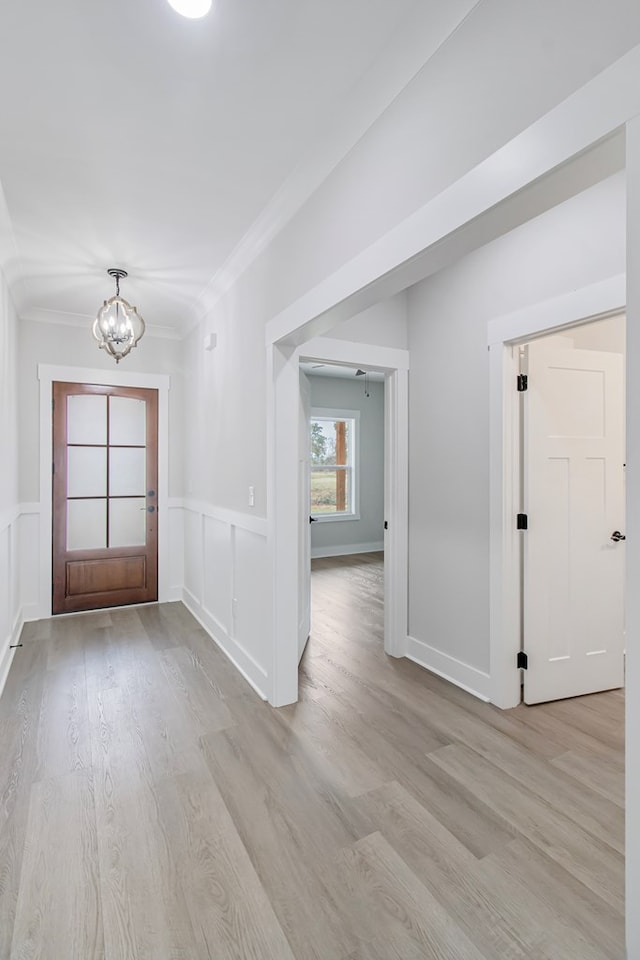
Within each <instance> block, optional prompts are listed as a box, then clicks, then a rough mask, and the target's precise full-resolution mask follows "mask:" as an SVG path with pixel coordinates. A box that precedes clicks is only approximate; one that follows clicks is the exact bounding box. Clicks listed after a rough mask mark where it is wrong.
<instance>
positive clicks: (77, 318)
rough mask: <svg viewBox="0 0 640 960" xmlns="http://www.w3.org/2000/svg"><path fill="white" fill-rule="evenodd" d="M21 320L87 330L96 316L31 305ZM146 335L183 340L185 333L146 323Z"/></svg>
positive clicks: (22, 313) (23, 313) (22, 312)
mask: <svg viewBox="0 0 640 960" xmlns="http://www.w3.org/2000/svg"><path fill="white" fill-rule="evenodd" d="M19 317H20V320H27V321H30V322H31V323H47V324H53V325H55V326H63V327H78V328H80V327H81V328H82V329H83V330H86V329H87V328H88V327H91V326H92V325H93V321H94V320H95V317H90V316H85V315H83V314H78V313H66V312H63V311H59V310H47V309H45V308H44V307H29V308H28V309H26V310H21V311H20V314H19ZM145 336H146V337H157V338H158V339H162V340H182V339H183V333H182V332H181V331H180V330H177V329H175V328H174V327H163V326H160V325H159V324H153V323H147V324H145Z"/></svg>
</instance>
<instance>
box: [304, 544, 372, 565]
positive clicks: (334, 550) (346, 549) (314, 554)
mask: <svg viewBox="0 0 640 960" xmlns="http://www.w3.org/2000/svg"><path fill="white" fill-rule="evenodd" d="M382 550H384V541H383V540H380V542H379V543H346V544H344V545H343V546H341V547H311V559H312V560H316V559H319V558H320V557H348V556H350V555H351V554H352V553H379V552H381V551H382Z"/></svg>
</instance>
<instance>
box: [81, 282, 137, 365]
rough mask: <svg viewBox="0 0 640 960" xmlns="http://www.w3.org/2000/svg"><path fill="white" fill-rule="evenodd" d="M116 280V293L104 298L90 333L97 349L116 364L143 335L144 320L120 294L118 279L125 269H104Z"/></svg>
mask: <svg viewBox="0 0 640 960" xmlns="http://www.w3.org/2000/svg"><path fill="white" fill-rule="evenodd" d="M107 273H108V274H109V276H110V277H113V278H114V280H115V281H116V295H115V297H111V299H110V300H105V301H104V304H103V305H102V307H100V309H99V310H98V316H97V317H96V319H95V320H94V322H93V335H94V337H95V338H96V340H97V341H98V346H99V347H100V349H101V350H106V351H107V353H108V354H109V355H110V356H112V357H113V358H114V359H115V361H116V363H120V361H121V360H122V358H123V357H126V355H127V354H128V353H130V352H131V351H132V350H133V348H134V347H135V346H136V345H137V343H138V340H140V339H141V338H142V335H143V334H144V320H143V319H142V317H141V316H140V314H139V313H138V311H137V310H136V308H135V307H132V306H131V304H130V303H128V302H127V301H126V300H125V299H124V297H121V296H120V281H121V280H122V279H124V277H126V276H127V275H128V274H127V271H126V270H122V269H121V268H120V267H110V268H109V270H107Z"/></svg>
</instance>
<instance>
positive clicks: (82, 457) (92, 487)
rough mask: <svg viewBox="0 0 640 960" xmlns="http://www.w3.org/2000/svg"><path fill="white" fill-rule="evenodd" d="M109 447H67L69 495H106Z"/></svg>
mask: <svg viewBox="0 0 640 960" xmlns="http://www.w3.org/2000/svg"><path fill="white" fill-rule="evenodd" d="M106 495H107V448H106V447H68V448H67V496H68V497H106Z"/></svg>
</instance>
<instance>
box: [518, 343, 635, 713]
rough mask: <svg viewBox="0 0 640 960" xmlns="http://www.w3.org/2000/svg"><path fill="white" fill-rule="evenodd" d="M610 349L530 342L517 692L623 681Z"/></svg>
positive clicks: (575, 691)
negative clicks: (524, 661) (523, 664)
mask: <svg viewBox="0 0 640 960" xmlns="http://www.w3.org/2000/svg"><path fill="white" fill-rule="evenodd" d="M622 364H623V359H622V356H621V355H619V354H613V353H604V352H599V351H593V350H569V349H565V348H562V347H558V346H557V345H556V344H554V342H553V340H548V341H544V340H542V341H539V342H537V343H533V344H530V345H529V347H528V376H529V380H528V384H529V386H528V390H527V393H526V394H525V411H526V413H525V437H526V443H525V502H526V505H527V506H526V510H527V514H528V517H529V522H528V527H529V528H528V530H527V531H526V532H525V533H523V534H522V536H523V538H524V645H525V650H526V652H527V655H528V669H527V670H525V671H524V699H525V702H526V703H540V702H543V701H546V700H557V699H561V698H564V697H574V696H580V695H583V694H587V693H595V692H597V691H600V690H609V689H612V688H616V687H621V686H622V685H623V683H624V622H623V600H624V598H623V583H624V542H618V543H615V542H613V541H612V540H611V534H612V533H613V531H614V530H618V531H624V380H623V366H622Z"/></svg>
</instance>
